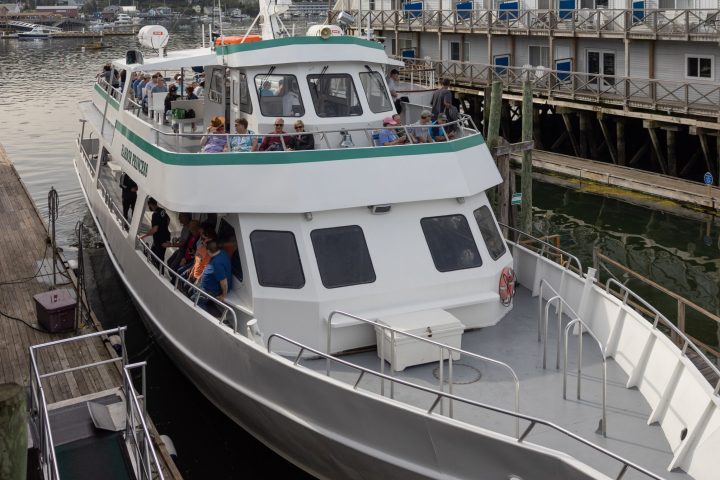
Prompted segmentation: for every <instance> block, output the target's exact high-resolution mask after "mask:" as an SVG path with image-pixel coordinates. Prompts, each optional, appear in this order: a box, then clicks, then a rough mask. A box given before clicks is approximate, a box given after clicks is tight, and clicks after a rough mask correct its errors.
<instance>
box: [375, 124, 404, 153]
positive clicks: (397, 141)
mask: <svg viewBox="0 0 720 480" xmlns="http://www.w3.org/2000/svg"><path fill="white" fill-rule="evenodd" d="M397 124H398V122H397V121H395V119H394V118H392V117H385V118H383V127H385V128H383V129H382V130H380V133H379V134H378V139H377V144H378V145H380V146H383V147H388V146H390V145H402V144H403V143H407V141H408V139H407V137H405V136H403V137H400V136H398V134H397V130H395V129H390V128H387V127H388V126H393V127H394V126H397Z"/></svg>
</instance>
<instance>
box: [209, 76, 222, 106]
mask: <svg viewBox="0 0 720 480" xmlns="http://www.w3.org/2000/svg"><path fill="white" fill-rule="evenodd" d="M224 94H225V72H224V71H223V70H221V69H214V70H213V71H212V77H210V89H209V90H208V95H207V98H208V100H210V101H211V102H214V103H222V101H223V98H224V96H225V95H224Z"/></svg>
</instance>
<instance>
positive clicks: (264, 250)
mask: <svg viewBox="0 0 720 480" xmlns="http://www.w3.org/2000/svg"><path fill="white" fill-rule="evenodd" d="M250 244H251V245H252V251H253V258H254V259H255V270H256V271H257V277H258V283H260V285H262V286H263V287H276V288H302V287H303V286H304V285H305V275H304V274H303V269H302V264H301V263H300V254H299V253H298V248H297V243H295V235H294V234H293V233H292V232H282V231H275V230H255V231H254V232H252V233H251V234H250Z"/></svg>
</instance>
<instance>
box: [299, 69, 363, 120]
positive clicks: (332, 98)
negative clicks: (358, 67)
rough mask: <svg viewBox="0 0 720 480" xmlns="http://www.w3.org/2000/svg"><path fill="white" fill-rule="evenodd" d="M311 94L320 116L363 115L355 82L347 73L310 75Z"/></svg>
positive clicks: (308, 77) (308, 79) (316, 111)
mask: <svg viewBox="0 0 720 480" xmlns="http://www.w3.org/2000/svg"><path fill="white" fill-rule="evenodd" d="M307 81H308V87H309V88H310V96H311V97H312V100H313V105H315V113H317V115H318V117H322V118H328V117H353V116H358V115H362V113H363V112H362V107H361V106H360V99H359V98H358V95H357V91H356V90H355V83H354V82H353V79H352V77H351V76H350V75H348V74H347V73H326V74H322V75H308V76H307Z"/></svg>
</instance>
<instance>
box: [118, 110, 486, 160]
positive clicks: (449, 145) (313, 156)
mask: <svg viewBox="0 0 720 480" xmlns="http://www.w3.org/2000/svg"><path fill="white" fill-rule="evenodd" d="M115 129H116V131H117V132H119V133H120V134H121V135H122V136H124V137H125V138H127V139H128V140H129V141H130V142H131V143H132V144H133V145H134V146H136V147H138V148H139V149H140V150H142V151H143V152H145V153H147V154H149V155H150V156H152V157H154V158H155V159H157V160H159V161H160V162H162V163H165V164H167V165H182V166H195V167H207V166H213V165H285V164H292V163H312V162H332V161H339V160H355V159H358V158H373V157H375V158H377V157H397V156H405V155H432V154H438V153H451V152H459V151H461V150H466V149H468V148H472V147H476V146H478V145H482V144H483V143H485V140H484V139H483V137H482V135H480V134H477V135H472V136H469V137H464V138H461V139H459V140H453V141H451V142H437V143H421V144H413V145H398V146H392V147H361V148H338V149H335V150H308V151H297V152H257V153H175V152H168V151H167V150H163V149H162V148H160V147H157V146H156V145H153V144H152V143H150V142H148V141H147V140H145V139H144V138H142V137H141V136H140V135H138V134H136V133H134V132H132V131H130V129H128V128H127V127H126V126H125V125H123V124H122V123H120V122H119V121H118V122H115Z"/></svg>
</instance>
